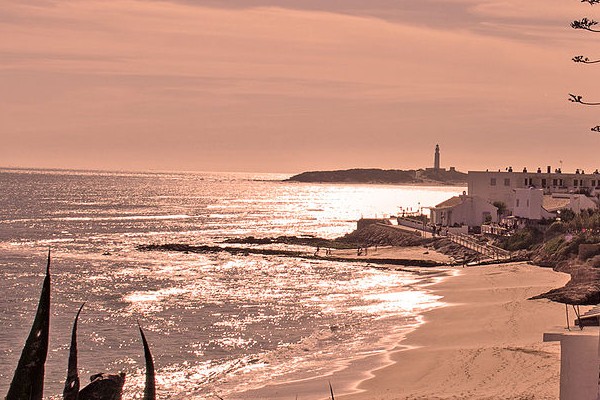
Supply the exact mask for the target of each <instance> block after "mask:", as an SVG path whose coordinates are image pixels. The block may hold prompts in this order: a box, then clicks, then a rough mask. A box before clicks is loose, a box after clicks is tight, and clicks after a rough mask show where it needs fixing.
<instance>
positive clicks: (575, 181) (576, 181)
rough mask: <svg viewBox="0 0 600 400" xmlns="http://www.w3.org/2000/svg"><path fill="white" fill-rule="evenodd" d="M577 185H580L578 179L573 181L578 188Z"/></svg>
mask: <svg viewBox="0 0 600 400" xmlns="http://www.w3.org/2000/svg"><path fill="white" fill-rule="evenodd" d="M577 183H579V181H578V180H577V179H574V180H573V186H575V187H577Z"/></svg>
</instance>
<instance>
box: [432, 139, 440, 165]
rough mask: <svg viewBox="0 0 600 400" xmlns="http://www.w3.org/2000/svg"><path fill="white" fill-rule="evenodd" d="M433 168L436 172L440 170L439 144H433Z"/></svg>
mask: <svg viewBox="0 0 600 400" xmlns="http://www.w3.org/2000/svg"><path fill="white" fill-rule="evenodd" d="M433 170H434V171H436V172H437V171H439V170H440V145H439V144H436V145H435V155H434V156H433Z"/></svg>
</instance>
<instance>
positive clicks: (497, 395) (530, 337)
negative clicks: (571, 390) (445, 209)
mask: <svg viewBox="0 0 600 400" xmlns="http://www.w3.org/2000/svg"><path fill="white" fill-rule="evenodd" d="M568 280H569V276H568V275H566V274H560V273H556V272H553V271H552V270H550V269H544V268H539V267H535V266H531V265H527V264H525V263H513V264H501V265H493V266H481V267H469V268H464V269H461V270H460V274H459V276H456V277H452V278H450V279H447V280H445V281H443V282H441V283H439V284H437V285H435V286H434V287H432V290H434V292H435V293H436V294H439V295H441V296H443V301H445V302H447V303H448V304H449V306H447V307H443V308H439V309H435V310H432V311H430V312H428V313H427V314H426V315H425V320H426V323H425V324H423V325H422V326H420V327H419V328H418V329H416V330H415V331H414V332H412V333H410V334H408V335H407V338H406V339H405V340H404V341H402V343H401V345H402V346H409V349H408V350H398V351H394V352H393V353H392V354H391V355H390V356H391V360H392V361H393V362H394V363H393V364H391V365H389V366H387V367H384V368H382V369H379V370H376V371H374V372H373V374H374V376H373V377H372V378H370V379H367V380H365V381H363V382H361V383H360V384H359V385H358V388H359V390H360V392H359V393H355V394H351V395H346V396H338V397H340V398H344V399H346V400H367V399H369V400H372V399H381V400H391V399H498V400H499V399H558V390H559V364H560V360H559V352H560V348H559V345H558V344H557V343H543V342H542V335H543V333H544V332H546V331H553V330H561V329H564V327H565V317H564V306H563V305H562V304H556V303H551V302H549V301H546V300H536V301H531V300H527V298H529V297H531V296H534V295H536V294H539V293H542V292H544V291H546V290H548V289H550V288H554V287H558V286H562V285H563V284H564V283H566V282H567V281H568Z"/></svg>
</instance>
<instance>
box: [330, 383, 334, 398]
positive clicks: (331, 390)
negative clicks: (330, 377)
mask: <svg viewBox="0 0 600 400" xmlns="http://www.w3.org/2000/svg"><path fill="white" fill-rule="evenodd" d="M329 393H331V400H335V397H334V396H333V387H332V386H331V382H329Z"/></svg>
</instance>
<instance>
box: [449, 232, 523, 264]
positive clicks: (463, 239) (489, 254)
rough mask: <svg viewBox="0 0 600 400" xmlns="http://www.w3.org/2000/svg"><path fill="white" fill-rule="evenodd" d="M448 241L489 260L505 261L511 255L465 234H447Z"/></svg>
mask: <svg viewBox="0 0 600 400" xmlns="http://www.w3.org/2000/svg"><path fill="white" fill-rule="evenodd" d="M447 237H448V239H450V240H451V241H453V242H454V243H456V244H459V245H461V246H463V247H465V248H467V249H470V250H473V251H476V252H478V253H479V254H481V255H482V256H484V257H485V258H489V259H491V260H498V261H506V260H510V259H511V253H510V252H509V251H506V250H504V249H501V248H500V247H496V246H492V245H490V244H482V243H479V242H478V241H477V240H475V239H474V238H473V237H471V236H469V235H465V234H455V233H448V235H447Z"/></svg>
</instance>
